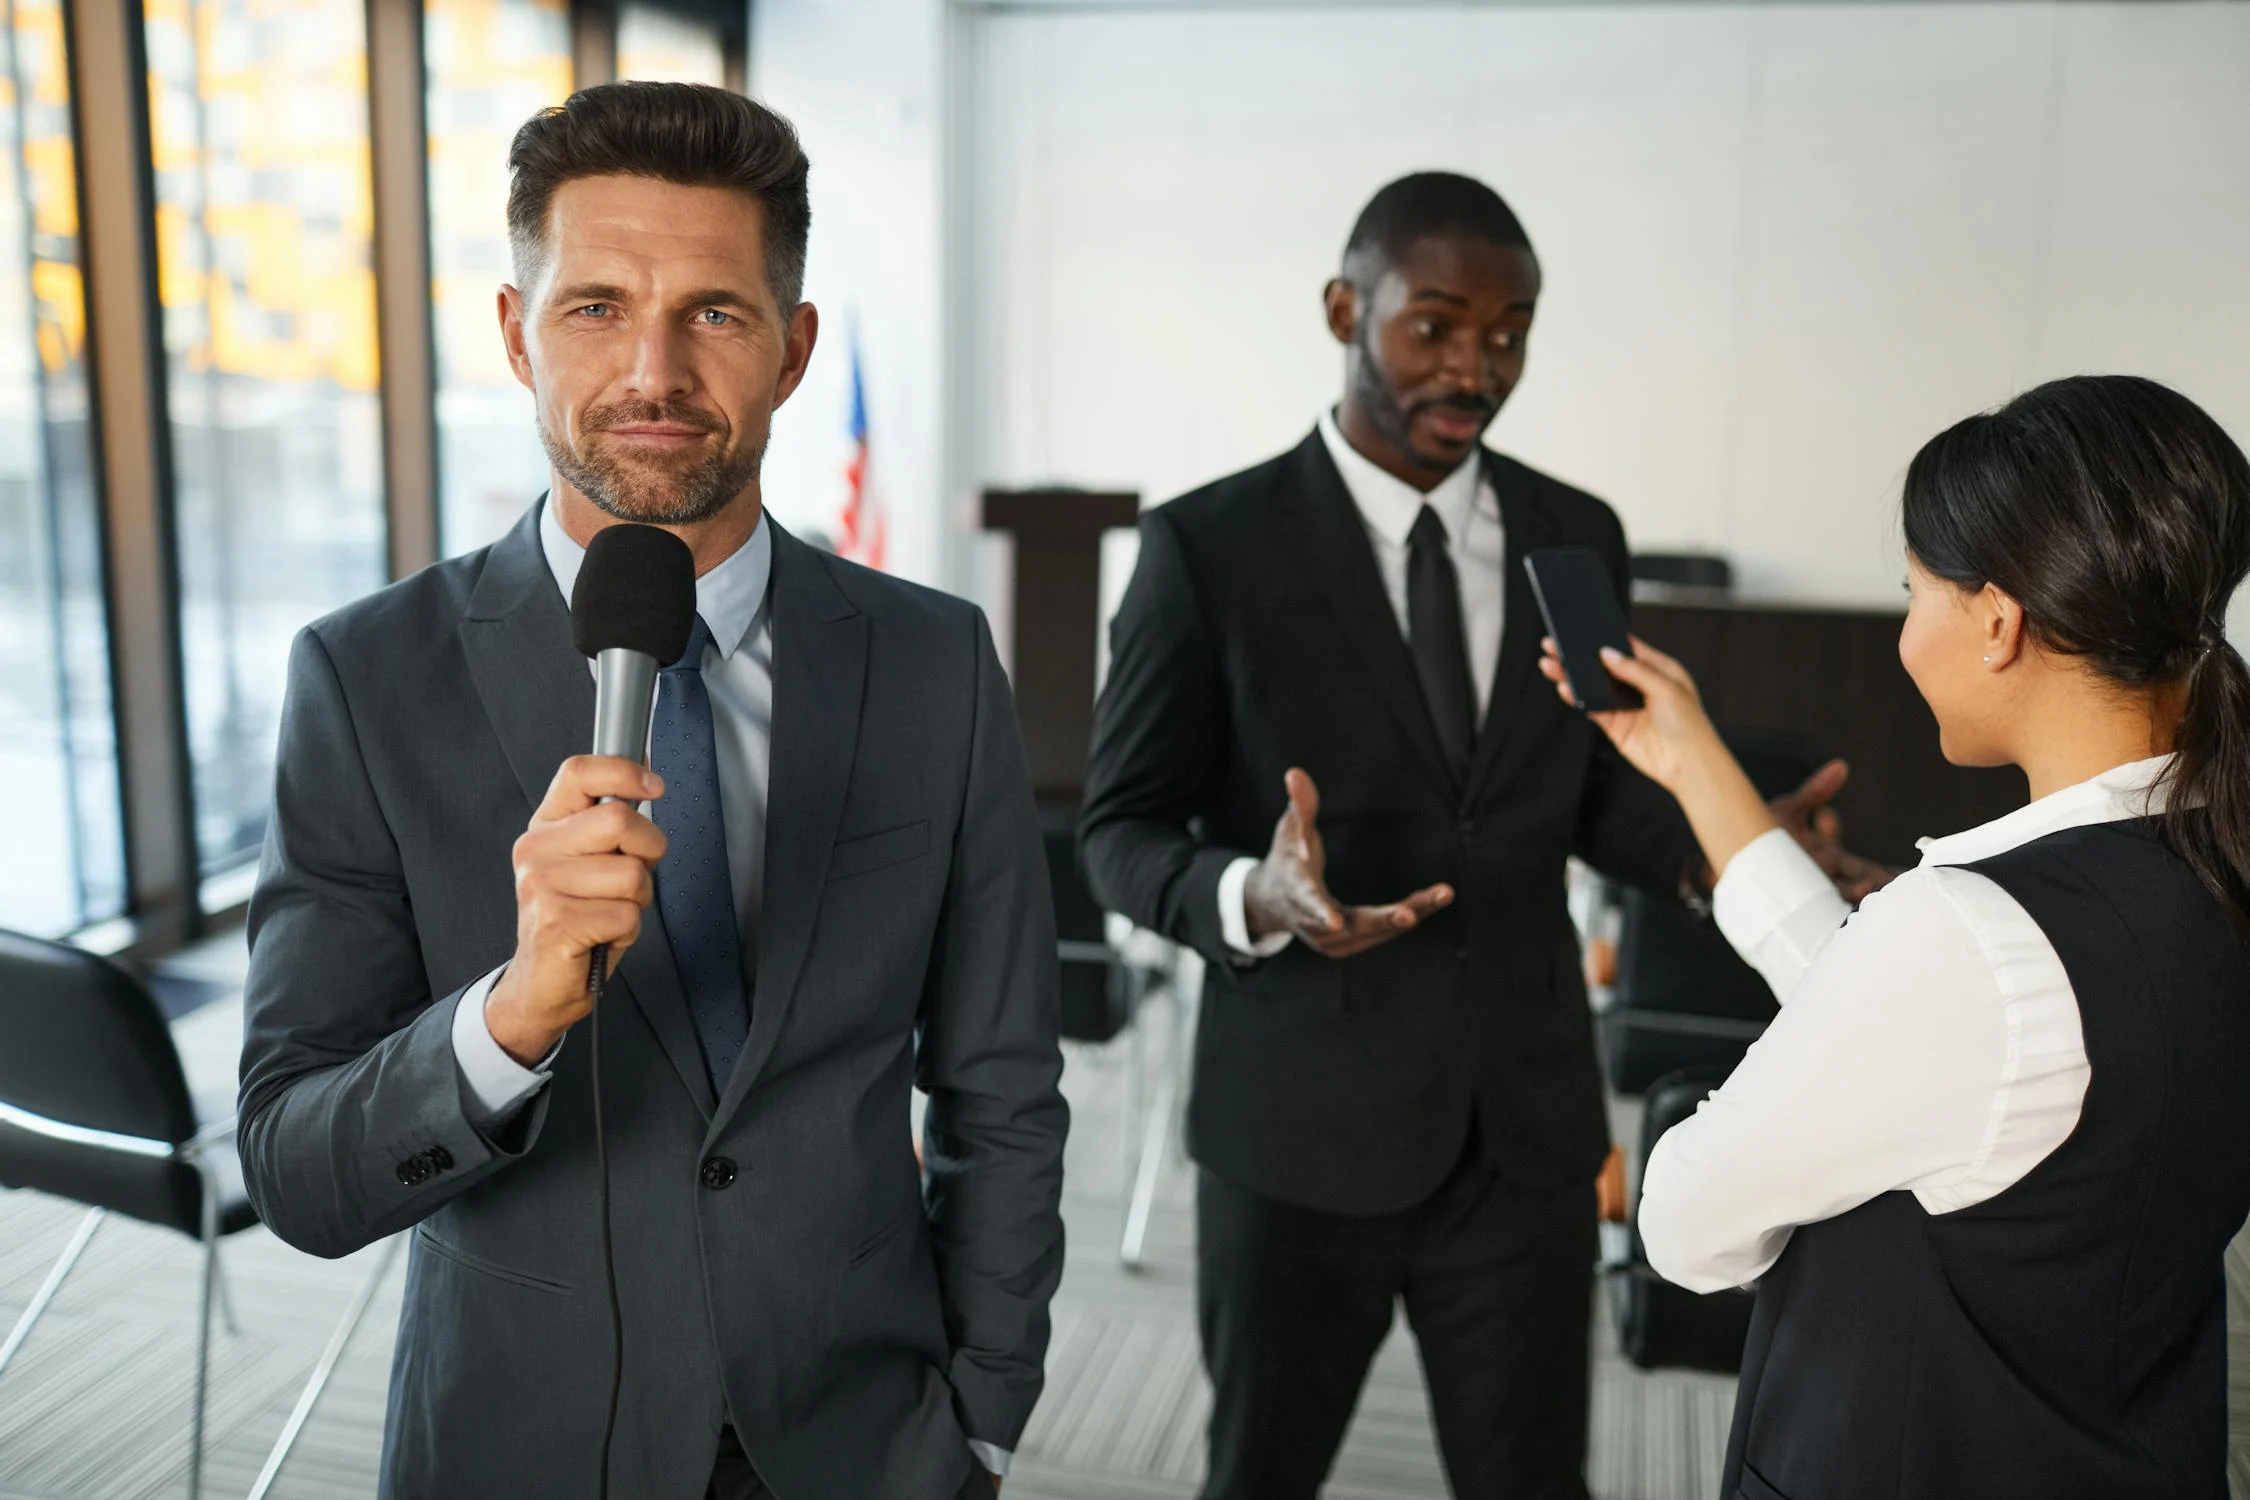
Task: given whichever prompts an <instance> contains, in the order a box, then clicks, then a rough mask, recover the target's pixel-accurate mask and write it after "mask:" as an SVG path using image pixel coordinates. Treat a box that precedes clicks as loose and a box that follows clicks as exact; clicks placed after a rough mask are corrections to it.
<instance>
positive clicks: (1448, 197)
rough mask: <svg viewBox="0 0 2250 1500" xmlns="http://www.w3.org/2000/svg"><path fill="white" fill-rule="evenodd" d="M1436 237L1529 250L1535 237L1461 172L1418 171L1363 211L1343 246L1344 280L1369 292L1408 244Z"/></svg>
mask: <svg viewBox="0 0 2250 1500" xmlns="http://www.w3.org/2000/svg"><path fill="white" fill-rule="evenodd" d="M1434 235H1475V236H1476V237H1477V238H1479V239H1483V240H1487V241H1489V242H1491V243H1492V244H1495V245H1503V246H1507V247H1509V248H1511V249H1514V248H1521V249H1524V250H1529V249H1531V237H1530V236H1529V235H1527V234H1525V233H1524V232H1523V225H1522V223H1521V222H1519V221H1518V220H1517V218H1516V216H1515V212H1514V210H1512V209H1510V208H1509V207H1508V205H1507V204H1506V203H1505V202H1503V201H1502V200H1501V197H1500V195H1499V194H1498V193H1496V192H1494V191H1493V190H1492V189H1490V188H1488V187H1486V186H1485V185H1484V184H1483V183H1481V182H1479V181H1477V180H1476V179H1475V178H1474V177H1464V176H1462V175H1461V174H1460V173H1458V172H1416V173H1414V174H1412V175H1411V176H1407V177H1401V178H1400V179H1398V181H1396V182H1393V183H1390V184H1388V185H1386V186H1385V187H1384V188H1383V189H1382V190H1381V191H1379V192H1377V193H1376V194H1375V196H1374V197H1372V198H1370V199H1368V200H1367V207H1365V208H1363V209H1361V210H1360V211H1359V219H1358V221H1357V222H1355V223H1354V224H1353V225H1352V234H1351V238H1350V239H1348V240H1346V241H1345V242H1344V279H1345V280H1346V281H1348V282H1350V283H1351V284H1352V285H1353V286H1356V287H1358V288H1360V289H1361V290H1362V291H1365V290H1366V289H1368V288H1369V287H1372V286H1373V285H1374V284H1375V282H1376V281H1377V280H1378V279H1379V278H1380V277H1381V276H1382V274H1383V272H1384V271H1385V270H1387V269H1389V268H1390V267H1391V266H1392V265H1394V264H1396V263H1397V261H1398V258H1399V257H1400V256H1401V255H1404V254H1405V253H1406V250H1407V247H1408V246H1409V245H1412V244H1413V243H1414V242H1415V241H1416V240H1420V239H1428V238H1430V237H1431V236H1434Z"/></svg>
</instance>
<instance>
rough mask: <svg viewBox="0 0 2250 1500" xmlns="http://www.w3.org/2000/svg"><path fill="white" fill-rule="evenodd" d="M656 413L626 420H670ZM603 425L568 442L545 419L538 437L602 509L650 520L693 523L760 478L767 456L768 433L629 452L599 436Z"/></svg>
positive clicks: (552, 459)
mask: <svg viewBox="0 0 2250 1500" xmlns="http://www.w3.org/2000/svg"><path fill="white" fill-rule="evenodd" d="M670 419H672V418H671V417H669V416H661V417H660V416H658V415H656V414H655V413H653V412H651V413H646V414H635V415H634V416H632V417H629V418H627V419H625V420H637V421H658V420H670ZM608 425H615V424H605V425H604V427H603V428H596V429H593V430H590V431H588V432H587V434H586V437H585V439H584V440H583V442H582V444H581V446H580V448H578V449H573V448H571V447H570V446H569V445H568V444H566V443H564V442H563V441H562V440H561V439H560V438H559V437H558V436H556V434H555V433H554V432H553V431H552V430H551V429H550V428H549V427H548V425H547V423H546V421H545V420H544V419H542V420H541V421H540V423H539V442H540V445H541V446H542V447H544V448H545V449H546V450H547V461H548V462H549V463H551V464H553V465H554V466H555V472H556V473H557V474H559V475H560V476H562V478H563V479H564V480H565V481H566V482H567V483H568V484H569V485H570V486H571V488H573V489H575V490H577V491H578V493H579V494H581V495H584V496H585V497H586V498H587V499H588V500H591V501H592V502H594V504H595V506H596V507H598V508H599V509H600V510H601V511H602V512H603V513H604V514H607V515H610V516H614V517H616V518H617V519H618V520H620V521H637V522H640V523H641V524H643V525H647V526H692V525H694V524H696V523H697V522H699V521H708V520H710V519H711V518H712V517H713V516H715V515H717V514H718V513H719V512H721V511H723V510H725V509H726V508H727V506H728V505H729V504H731V503H732V502H733V500H734V498H735V497H736V496H737V495H740V494H741V493H742V492H743V491H744V490H745V489H748V488H749V487H750V486H751V485H752V484H753V483H755V482H756V481H757V478H758V472H759V469H760V467H761V466H762V465H763V464H764V462H765V456H766V439H765V438H764V437H760V438H759V440H758V442H757V444H756V446H754V447H750V448H743V449H736V450H734V451H731V452H730V451H729V450H728V449H727V448H726V447H725V446H724V445H723V444H719V445H706V447H705V449H704V451H702V452H700V453H696V454H690V455H682V456H680V457H678V458H671V459H667V458H664V457H661V456H659V455H656V454H644V455H638V456H632V457H628V456H626V455H624V454H621V453H619V452H618V451H617V450H616V449H615V448H614V447H613V446H611V445H607V444H603V443H601V442H599V441H598V439H599V438H600V436H601V433H602V431H604V430H606V427H607V426H608Z"/></svg>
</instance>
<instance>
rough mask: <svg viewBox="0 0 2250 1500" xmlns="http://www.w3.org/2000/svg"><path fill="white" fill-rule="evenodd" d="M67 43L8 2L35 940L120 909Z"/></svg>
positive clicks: (10, 501)
mask: <svg viewBox="0 0 2250 1500" xmlns="http://www.w3.org/2000/svg"><path fill="white" fill-rule="evenodd" d="M63 35H64V28H63V15H62V7H61V5H60V3H59V0H0V785H5V786H6V787H7V788H8V790H9V794H10V806H11V807H12V808H13V810H14V815H15V816H16V817H17V818H19V819H26V820H28V824H27V826H26V828H25V829H24V831H26V832H28V834H29V838H28V839H27V840H23V841H20V842H19V841H18V840H15V839H11V840H10V844H11V846H12V847H11V848H10V850H9V854H8V857H7V858H6V859H5V860H0V910H4V911H5V912H6V916H5V918H4V919H0V920H4V921H5V924H6V925H8V926H10V927H15V928H19V929H22V930H25V931H29V932H34V933H40V934H52V933H61V932H67V931H69V930H71V929H73V928H76V927H82V926H84V925H86V924H88V923H91V922H98V921H101V920H104V919H106V918H109V917H113V916H116V915H117V914H118V913H119V912H120V911H122V910H123V908H124V900H125V887H124V843H123V836H122V826H121V823H120V816H119V802H118V781H117V742H116V723H117V721H116V717H115V715H114V713H113V712H112V708H111V703H110V678H109V630H108V623H107V620H106V617H105V613H104V607H103V596H102V558H101V517H100V505H99V500H100V497H99V495H98V494H97V492H96V486H95V476H94V446H93V432H92V413H91V402H90V396H89V392H88V388H87V378H86V363H85V354H86V291H85V282H84V277H83V275H82V271H81V264H80V253H79V226H78V181H77V159H76V148H75V145H74V143H73V141H72V139H71V123H70V68H69V59H68V57H67V56H66V54H65V52H64V41H63Z"/></svg>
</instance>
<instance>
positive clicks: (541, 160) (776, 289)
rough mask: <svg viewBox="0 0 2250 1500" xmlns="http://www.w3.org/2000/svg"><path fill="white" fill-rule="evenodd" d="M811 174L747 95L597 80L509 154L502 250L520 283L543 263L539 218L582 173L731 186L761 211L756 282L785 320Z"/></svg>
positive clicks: (808, 216) (543, 117)
mask: <svg viewBox="0 0 2250 1500" xmlns="http://www.w3.org/2000/svg"><path fill="white" fill-rule="evenodd" d="M810 167H811V163H809V162H808V161H807V160H806V159H805V150H804V147H803V146H801V145H799V144H798V142H797V131H796V129H795V127H793V126H792V125H791V124H790V123H789V122H788V121H787V120H785V119H783V118H782V117H781V116H780V115H777V114H775V113H774V112H773V111H772V110H770V109H768V108H766V107H765V106H764V105H763V104H760V103H758V102H757V101H756V100H754V99H746V98H744V97H743V96H742V95H740V94H737V93H734V92H733V91H731V90H729V89H718V88H712V87H711V86H710V85H708V84H701V83H641V82H628V83H604V84H597V85H595V86H594V87H593V88H587V89H580V90H579V91H578V92H577V93H575V94H572V95H571V96H570V98H569V99H567V100H565V101H564V102H563V103H561V104H559V105H554V106H551V107H550V108H547V109H543V110H541V111H539V113H537V114H535V115H533V116H532V117H531V118H530V119H528V120H526V121H524V123H523V127H522V128H521V129H519V130H518V131H517V132H516V138H515V141H514V142H513V143H512V144H511V145H510V146H509V147H508V174H509V178H510V183H509V187H508V249H509V252H510V254H511V256H512V257H513V259H514V261H515V272H516V281H517V284H518V285H521V286H526V287H528V286H529V285H530V284H531V282H533V281H535V280H536V279H537V278H538V275H539V272H540V271H541V269H543V265H544V262H545V260H546V256H547V210H548V208H549V206H550V205H551V204H552V203H553V202H554V199H555V191H556V189H558V188H560V187H561V186H562V185H563V184H564V183H566V182H570V181H573V180H574V179H576V178H580V177H610V176H626V177H654V178H657V179H658V180H660V181H663V182H676V183H679V184H680V185H681V186H683V187H722V188H732V189H734V190H735V191H736V192H738V193H743V194H747V195H748V196H749V197H751V198H754V199H756V200H757V201H758V204H759V206H760V207H761V208H763V209H764V210H765V241H766V284H767V286H768V287H770V288H771V289H772V291H773V295H774V300H775V301H776V302H778V303H780V304H781V307H782V310H783V311H784V312H787V311H788V310H790V309H791V308H794V307H795V306H796V305H797V303H798V300H799V299H800V298H801V297H802V296H803V295H804V290H805V239H806V236H807V235H808V234H809V233H810V231H811V229H812V200H811V199H810V198H809V197H808V196H807V195H806V191H805V178H806V175H807V173H808V171H809V169H810Z"/></svg>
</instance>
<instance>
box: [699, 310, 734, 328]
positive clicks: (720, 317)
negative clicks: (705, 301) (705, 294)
mask: <svg viewBox="0 0 2250 1500" xmlns="http://www.w3.org/2000/svg"><path fill="white" fill-rule="evenodd" d="M696 316H697V317H700V318H709V319H711V320H712V321H710V322H708V323H706V324H705V325H704V326H705V327H706V328H720V327H724V326H725V325H726V324H729V323H732V322H733V321H734V314H732V313H728V312H721V311H720V310H719V309H718V308H715V307H706V308H705V309H703V311H702V312H700V313H698V314H696Z"/></svg>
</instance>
